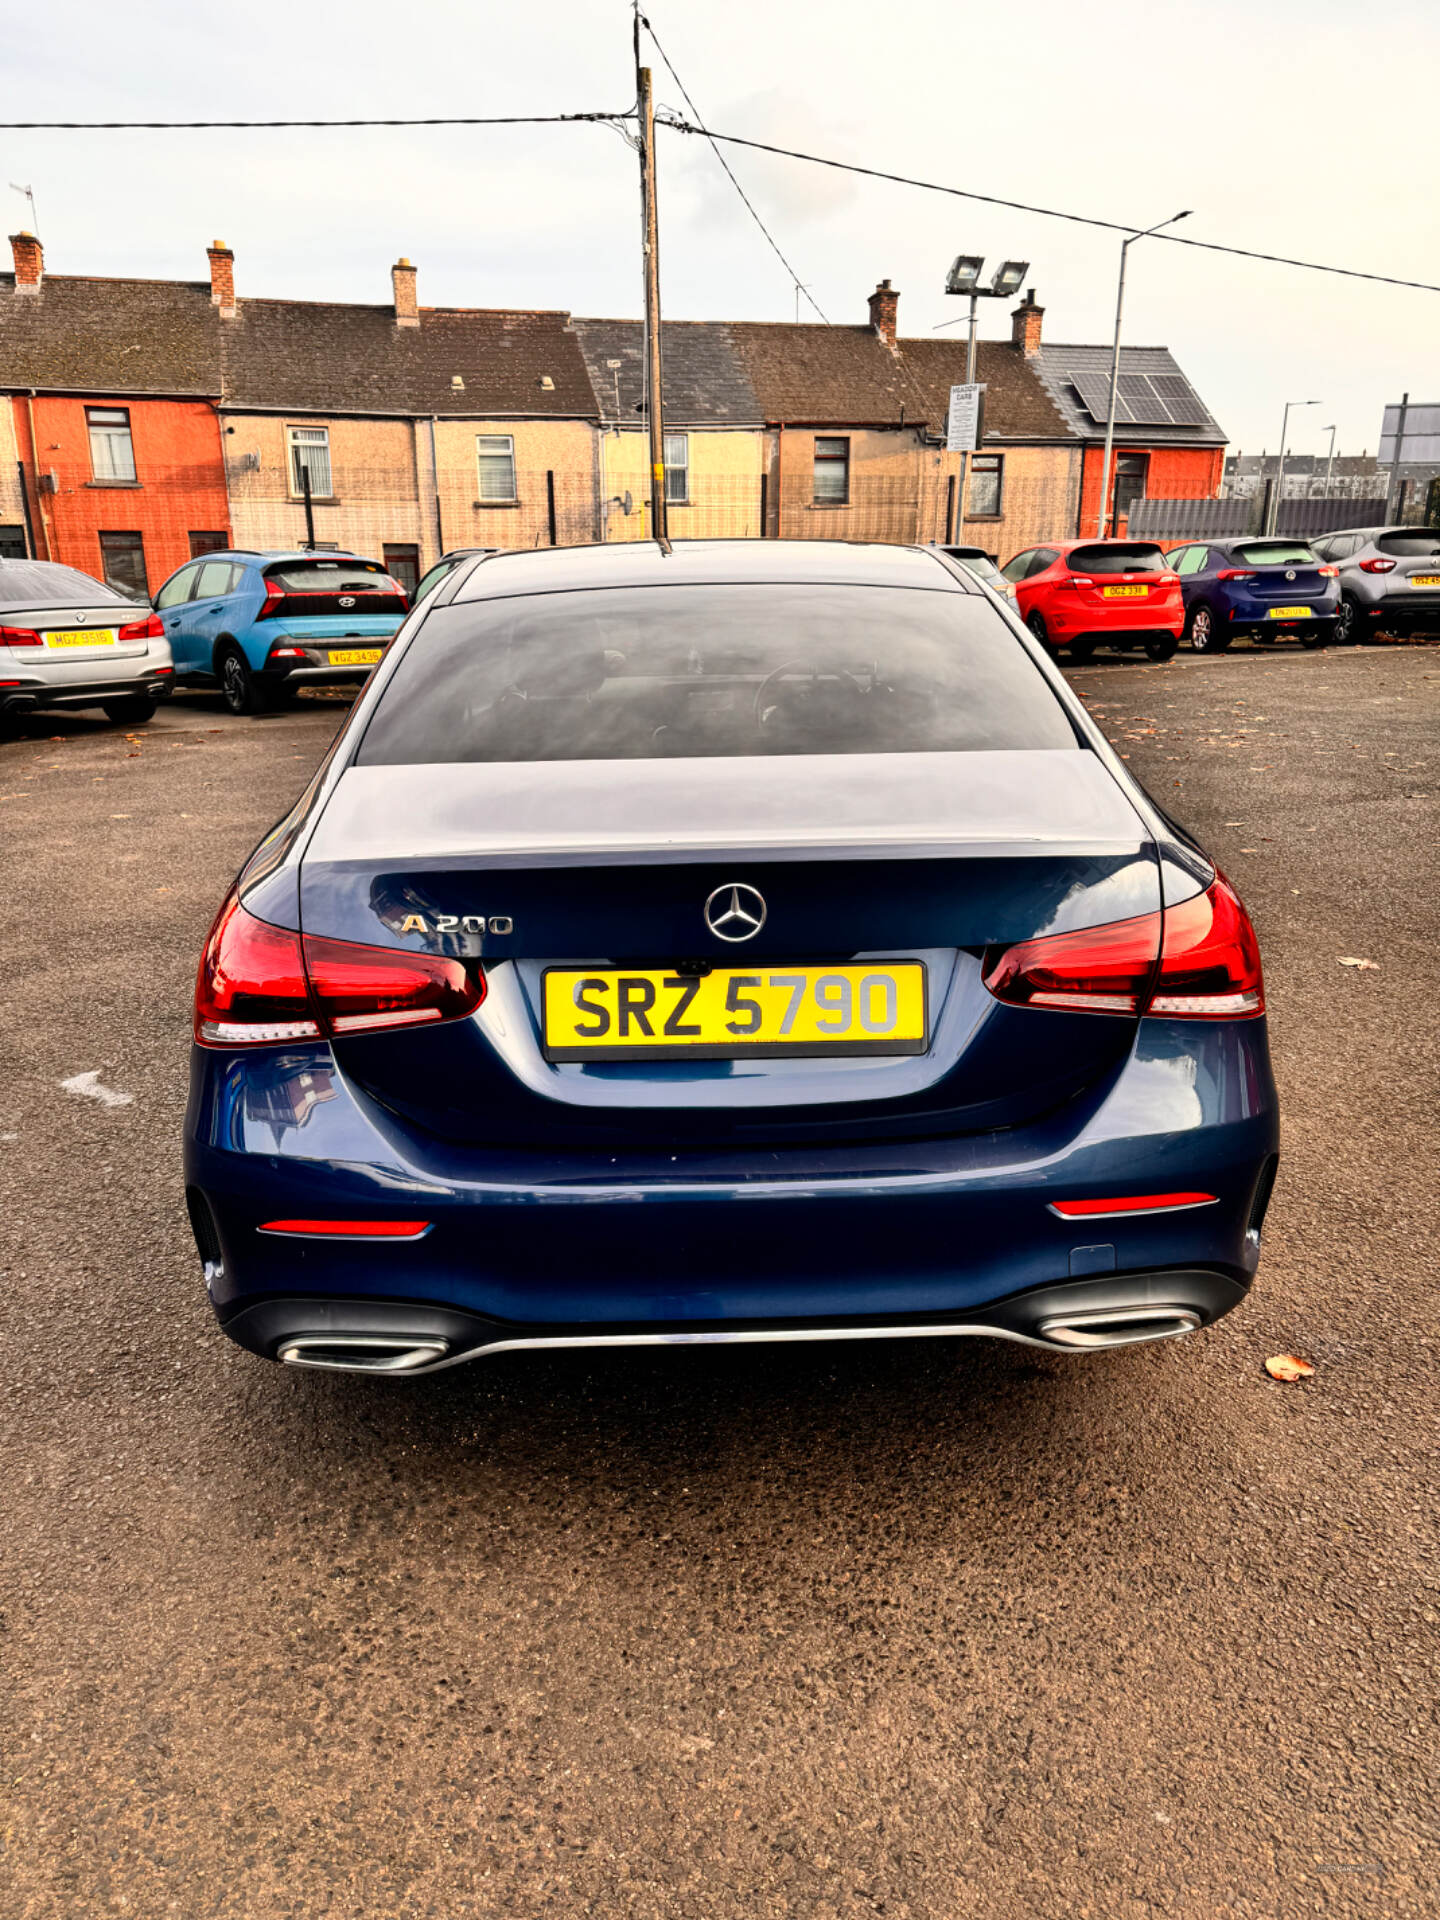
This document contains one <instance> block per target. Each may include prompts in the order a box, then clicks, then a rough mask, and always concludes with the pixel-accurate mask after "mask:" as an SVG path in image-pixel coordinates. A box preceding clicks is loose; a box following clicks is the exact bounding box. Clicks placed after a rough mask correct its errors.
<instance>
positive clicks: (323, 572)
mask: <svg viewBox="0 0 1440 1920" xmlns="http://www.w3.org/2000/svg"><path fill="white" fill-rule="evenodd" d="M265 578H266V579H267V580H273V581H274V582H275V584H276V586H277V587H283V588H284V589H285V591H286V592H287V593H355V592H357V591H358V592H361V593H364V592H374V591H376V590H377V589H378V590H380V591H383V592H385V593H393V592H394V591H395V588H394V584H393V582H392V581H391V579H390V576H389V574H388V573H386V571H385V569H384V568H383V567H382V566H380V565H379V563H378V562H377V561H374V560H282V561H281V562H280V563H279V564H278V565H275V566H269V567H266V569H265Z"/></svg>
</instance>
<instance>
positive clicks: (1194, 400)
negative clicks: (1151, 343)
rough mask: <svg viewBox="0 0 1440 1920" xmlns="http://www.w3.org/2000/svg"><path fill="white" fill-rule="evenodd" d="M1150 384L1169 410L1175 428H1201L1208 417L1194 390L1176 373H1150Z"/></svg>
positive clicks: (1207, 421)
mask: <svg viewBox="0 0 1440 1920" xmlns="http://www.w3.org/2000/svg"><path fill="white" fill-rule="evenodd" d="M1150 384H1151V385H1152V386H1153V387H1154V389H1155V391H1156V392H1157V393H1158V394H1159V396H1160V398H1161V399H1162V400H1163V401H1164V402H1165V404H1166V406H1167V407H1168V408H1169V409H1170V418H1171V419H1172V420H1173V421H1174V422H1175V424H1176V426H1177V427H1203V426H1207V425H1208V424H1209V420H1210V416H1209V414H1208V413H1207V412H1206V410H1205V407H1204V404H1203V403H1202V401H1201V399H1200V396H1199V394H1198V393H1196V391H1195V389H1194V388H1193V387H1192V386H1191V384H1190V382H1189V381H1188V380H1185V379H1183V378H1182V377H1181V376H1180V375H1179V374H1178V373H1152V374H1151V376H1150Z"/></svg>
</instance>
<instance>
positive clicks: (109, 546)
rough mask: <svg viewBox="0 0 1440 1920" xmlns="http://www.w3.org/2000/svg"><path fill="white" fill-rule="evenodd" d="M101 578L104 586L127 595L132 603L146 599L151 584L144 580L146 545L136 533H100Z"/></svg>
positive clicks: (148, 595)
mask: <svg viewBox="0 0 1440 1920" xmlns="http://www.w3.org/2000/svg"><path fill="white" fill-rule="evenodd" d="M100 569H101V577H102V578H103V580H104V582H105V584H106V586H107V587H115V588H116V589H117V590H118V591H119V592H121V593H125V594H129V596H130V598H131V599H132V600H148V599H149V597H150V583H149V581H148V580H147V579H146V577H145V542H144V540H143V539H142V538H141V537H140V535H139V534H138V533H102V534H101V536H100Z"/></svg>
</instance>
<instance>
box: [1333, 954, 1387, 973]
mask: <svg viewBox="0 0 1440 1920" xmlns="http://www.w3.org/2000/svg"><path fill="white" fill-rule="evenodd" d="M1335 957H1336V959H1337V960H1338V961H1339V962H1340V964H1341V966H1342V967H1354V968H1356V969H1357V970H1358V971H1359V972H1361V973H1378V972H1379V971H1380V962H1379V961H1378V960H1356V959H1355V958H1354V957H1353V955H1351V954H1348V953H1340V954H1337V955H1336V956H1335Z"/></svg>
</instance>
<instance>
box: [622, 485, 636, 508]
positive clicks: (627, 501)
mask: <svg viewBox="0 0 1440 1920" xmlns="http://www.w3.org/2000/svg"><path fill="white" fill-rule="evenodd" d="M620 504H621V506H622V507H624V509H625V511H626V513H627V514H630V513H633V512H634V511H635V498H634V495H633V494H632V493H631V492H630V489H629V488H628V487H627V488H626V489H625V491H624V493H623V494H622V495H621V496H620Z"/></svg>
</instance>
